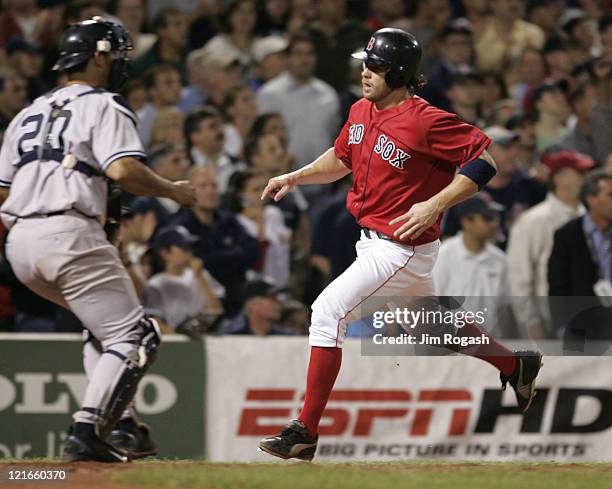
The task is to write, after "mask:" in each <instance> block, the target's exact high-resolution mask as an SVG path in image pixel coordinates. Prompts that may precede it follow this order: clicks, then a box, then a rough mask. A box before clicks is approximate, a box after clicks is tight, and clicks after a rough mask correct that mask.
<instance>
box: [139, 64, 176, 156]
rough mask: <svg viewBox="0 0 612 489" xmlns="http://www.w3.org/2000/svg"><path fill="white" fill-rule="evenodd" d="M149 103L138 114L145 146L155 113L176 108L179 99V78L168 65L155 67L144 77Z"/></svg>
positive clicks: (147, 142)
mask: <svg viewBox="0 0 612 489" xmlns="http://www.w3.org/2000/svg"><path fill="white" fill-rule="evenodd" d="M145 87H146V89H147V95H148V98H149V102H148V103H147V104H145V105H144V106H143V107H142V108H141V109H140V110H139V111H138V112H137V115H138V119H139V121H140V127H139V132H140V137H141V138H142V142H143V143H144V145H145V146H148V145H149V140H150V138H151V128H152V127H153V121H154V120H155V117H157V113H158V112H159V111H160V110H161V109H163V108H168V107H176V106H177V104H178V102H179V101H180V99H181V77H180V74H179V72H178V71H177V70H176V69H174V68H173V67H172V66H170V65H159V66H155V67H154V68H152V69H151V71H149V72H148V73H147V76H146V77H145Z"/></svg>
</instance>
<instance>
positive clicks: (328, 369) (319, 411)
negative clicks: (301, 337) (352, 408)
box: [298, 346, 342, 436]
mask: <svg viewBox="0 0 612 489" xmlns="http://www.w3.org/2000/svg"><path fill="white" fill-rule="evenodd" d="M341 363H342V349H341V348H323V347H320V346H313V347H311V348H310V363H309V364H308V377H307V379H306V397H305V398H304V407H303V408H302V412H301V413H300V415H299V416H298V419H299V420H300V421H301V422H302V423H304V424H305V425H306V428H308V433H310V435H311V436H316V435H317V432H318V431H319V422H320V421H321V416H322V415H323V410H324V409H325V406H326V405H327V400H328V399H329V395H330V394H331V391H332V388H333V387H334V383H335V382H336V377H337V376H338V372H339V371H340V364H341Z"/></svg>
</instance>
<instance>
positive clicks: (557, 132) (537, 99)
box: [532, 82, 570, 153]
mask: <svg viewBox="0 0 612 489" xmlns="http://www.w3.org/2000/svg"><path fill="white" fill-rule="evenodd" d="M532 100H533V107H534V110H535V113H536V123H535V131H536V148H537V150H538V152H540V153H543V152H544V151H546V150H547V149H548V148H549V147H551V146H552V145H553V143H555V142H556V141H557V140H559V139H561V138H562V137H564V136H565V135H566V134H567V128H566V126H565V121H566V120H567V118H568V117H569V115H570V108H569V105H568V103H567V100H566V99H565V96H564V95H563V91H562V90H561V87H560V85H559V84H558V83H553V82H546V83H543V84H542V85H540V86H539V87H538V88H536V89H535V90H534V92H533V97H532Z"/></svg>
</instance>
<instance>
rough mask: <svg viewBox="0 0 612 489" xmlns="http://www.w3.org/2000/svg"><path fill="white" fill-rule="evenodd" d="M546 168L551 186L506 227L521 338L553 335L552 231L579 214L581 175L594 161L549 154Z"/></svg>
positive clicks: (572, 154)
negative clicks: (550, 287)
mask: <svg viewBox="0 0 612 489" xmlns="http://www.w3.org/2000/svg"><path fill="white" fill-rule="evenodd" d="M542 164H543V165H544V166H545V167H546V168H547V169H548V171H549V173H550V191H549V193H548V194H547V196H546V199H545V200H544V201H543V202H540V203H539V204H537V205H535V206H534V207H532V208H531V209H528V210H527V211H525V212H524V213H523V214H521V216H520V217H519V218H518V219H517V220H516V222H515V224H514V226H513V227H512V229H511V231H510V240H509V243H508V262H509V265H510V272H509V276H510V291H511V293H512V296H513V303H512V306H513V310H514V315H515V317H516V319H517V324H518V326H519V329H520V331H521V333H522V336H524V337H530V338H534V339H536V338H545V337H550V336H551V335H552V327H551V324H550V314H549V312H548V307H547V306H548V304H547V301H546V300H545V299H536V297H544V296H547V295H548V280H547V278H546V274H547V269H548V258H549V257H550V252H551V250H552V247H553V237H554V234H555V231H556V230H557V229H559V228H560V227H561V226H563V225H564V224H565V223H567V222H569V221H570V220H572V219H574V218H576V217H578V216H579V215H581V213H582V209H581V206H580V199H579V193H580V186H581V184H582V175H583V173H584V172H586V171H587V170H590V169H592V168H593V167H594V166H595V162H594V161H593V160H592V159H591V158H589V157H588V156H585V155H580V154H578V153H574V152H571V151H563V152H559V153H550V154H547V155H545V156H544V157H543V158H542Z"/></svg>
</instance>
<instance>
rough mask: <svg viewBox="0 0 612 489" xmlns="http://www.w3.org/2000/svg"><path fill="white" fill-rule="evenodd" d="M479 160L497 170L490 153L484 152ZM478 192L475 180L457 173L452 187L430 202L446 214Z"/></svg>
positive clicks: (447, 187) (448, 187)
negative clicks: (446, 211) (448, 210)
mask: <svg viewBox="0 0 612 489" xmlns="http://www.w3.org/2000/svg"><path fill="white" fill-rule="evenodd" d="M479 159H481V160H484V161H486V162H487V163H488V164H489V165H491V166H492V167H493V168H494V169H495V170H497V165H496V163H495V160H494V159H493V157H492V156H491V155H490V154H489V152H488V151H486V150H485V151H483V152H482V154H481V155H480V156H479ZM478 190H479V188H478V185H477V184H476V182H474V180H472V179H471V178H469V177H466V176H465V175H461V174H459V173H457V174H456V175H455V178H453V181H452V182H451V183H450V185H448V186H446V187H445V188H443V189H442V190H441V191H440V192H438V193H437V194H436V195H434V196H433V197H432V198H431V199H430V200H431V201H432V203H434V204H435V205H436V207H437V208H438V209H439V211H440V212H444V211H445V210H446V209H448V208H450V207H452V206H454V205H456V204H458V203H459V202H463V201H464V200H465V199H468V198H469V197H471V196H472V195H474V194H475V193H476V192H478Z"/></svg>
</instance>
